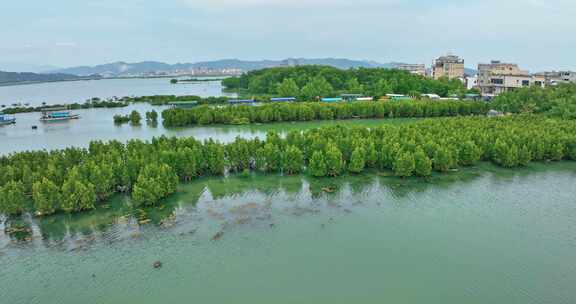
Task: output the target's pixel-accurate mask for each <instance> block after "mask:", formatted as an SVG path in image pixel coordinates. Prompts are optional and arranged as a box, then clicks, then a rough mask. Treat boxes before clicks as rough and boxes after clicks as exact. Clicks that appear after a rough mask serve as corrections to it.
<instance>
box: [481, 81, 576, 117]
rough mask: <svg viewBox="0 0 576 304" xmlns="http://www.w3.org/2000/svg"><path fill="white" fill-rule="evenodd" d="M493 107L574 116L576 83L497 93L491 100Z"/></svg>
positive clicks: (514, 111)
mask: <svg viewBox="0 0 576 304" xmlns="http://www.w3.org/2000/svg"><path fill="white" fill-rule="evenodd" d="M492 106H493V107H494V108H495V109H498V110H501V111H505V112H512V113H522V112H525V113H546V114H549V115H551V116H556V117H561V118H567V119H575V118H576V84H563V85H559V86H551V87H546V88H541V87H536V86H532V87H528V88H522V89H519V90H515V91H510V92H506V93H504V94H501V95H499V96H498V97H496V98H495V99H494V100H493V101H492Z"/></svg>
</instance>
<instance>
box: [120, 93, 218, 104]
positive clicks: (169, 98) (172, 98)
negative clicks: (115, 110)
mask: <svg viewBox="0 0 576 304" xmlns="http://www.w3.org/2000/svg"><path fill="white" fill-rule="evenodd" d="M120 101H123V102H127V103H149V104H151V105H153V106H162V105H167V104H169V103H171V102H178V101H197V102H198V104H222V103H226V102H227V101H228V97H223V96H222V97H200V96H196V95H183V96H176V95H152V96H139V97H122V98H121V99H120Z"/></svg>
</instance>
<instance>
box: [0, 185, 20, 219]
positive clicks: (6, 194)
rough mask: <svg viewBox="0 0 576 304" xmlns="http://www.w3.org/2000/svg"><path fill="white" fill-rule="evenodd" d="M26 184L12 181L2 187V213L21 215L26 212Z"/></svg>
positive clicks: (0, 192)
mask: <svg viewBox="0 0 576 304" xmlns="http://www.w3.org/2000/svg"><path fill="white" fill-rule="evenodd" d="M25 202H26V200H25V196H24V185H23V184H22V183H21V182H15V181H10V182H8V183H7V184H6V185H4V186H3V187H0V213H4V214H6V215H19V214H21V213H22V212H24V204H25Z"/></svg>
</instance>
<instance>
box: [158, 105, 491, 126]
mask: <svg viewBox="0 0 576 304" xmlns="http://www.w3.org/2000/svg"><path fill="white" fill-rule="evenodd" d="M487 111H488V105H487V104H486V103H484V102H475V101H458V100H442V101H425V100H423V101H418V100H409V101H394V102H380V101H374V102H372V101H369V102H365V101H357V102H351V103H345V102H339V103H324V102H298V103H266V104H262V105H260V106H224V107H210V106H199V107H195V108H192V109H181V108H173V109H168V110H164V111H163V112H162V118H163V123H164V126H166V127H181V126H190V125H198V124H200V125H209V124H249V123H268V122H283V121H284V122H286V121H311V120H333V119H350V118H393V117H442V116H458V115H484V114H486V112H487Z"/></svg>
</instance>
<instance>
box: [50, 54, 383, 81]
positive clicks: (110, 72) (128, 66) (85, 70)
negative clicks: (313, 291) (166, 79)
mask: <svg viewBox="0 0 576 304" xmlns="http://www.w3.org/2000/svg"><path fill="white" fill-rule="evenodd" d="M294 65H328V66H333V67H337V68H341V69H349V68H357V67H367V68H374V67H392V65H390V64H381V63H378V62H374V61H363V60H350V59H340V58H319V59H306V58H289V59H285V60H257V61H249V60H239V59H223V60H216V61H204V62H197V63H176V64H167V63H163V62H156V61H144V62H137V63H126V62H114V63H109V64H103V65H97V66H79V67H72V68H66V69H58V70H54V71H52V72H54V73H65V74H73V75H78V76H87V75H94V74H98V75H102V76H106V77H108V76H127V75H136V74H145V73H170V72H176V71H186V70H202V69H207V70H240V71H243V72H246V71H252V70H258V69H263V68H270V67H278V66H294Z"/></svg>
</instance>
